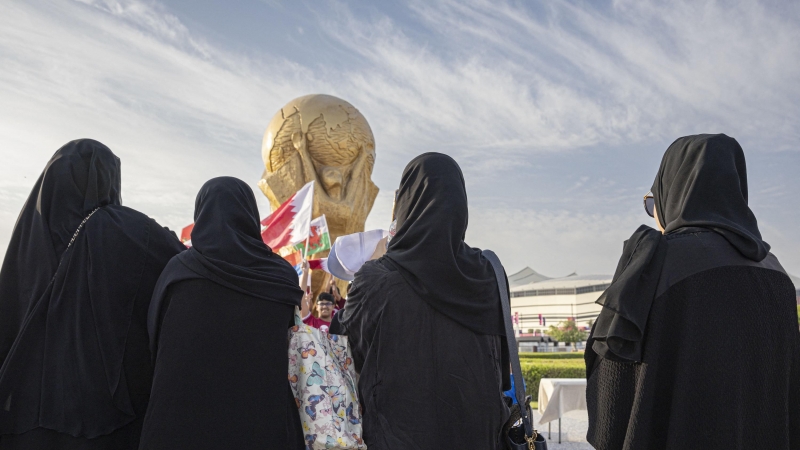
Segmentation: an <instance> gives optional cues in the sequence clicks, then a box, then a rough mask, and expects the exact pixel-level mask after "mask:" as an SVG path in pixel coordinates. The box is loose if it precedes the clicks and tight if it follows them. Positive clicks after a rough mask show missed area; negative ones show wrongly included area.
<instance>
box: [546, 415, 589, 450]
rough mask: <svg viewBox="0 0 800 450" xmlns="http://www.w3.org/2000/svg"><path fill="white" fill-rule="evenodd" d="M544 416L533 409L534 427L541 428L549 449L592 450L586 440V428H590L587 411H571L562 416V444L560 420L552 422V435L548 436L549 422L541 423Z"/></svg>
mask: <svg viewBox="0 0 800 450" xmlns="http://www.w3.org/2000/svg"><path fill="white" fill-rule="evenodd" d="M541 417H542V415H541V414H539V411H536V410H534V411H533V428H535V429H537V430H539V432H540V433H542V434H543V435H544V437H545V438H548V439H547V448H548V449H549V450H591V449H592V448H593V447H592V446H591V445H589V443H588V442H586V430H587V429H588V428H589V416H588V415H587V413H586V411H570V412H568V413H566V414H564V416H563V417H562V418H561V444H559V443H558V420H554V421H552V422H550V426H551V429H552V431H553V432H552V435H551V436H548V433H547V424H545V425H539V419H540V418H541Z"/></svg>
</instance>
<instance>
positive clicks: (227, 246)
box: [148, 177, 303, 358]
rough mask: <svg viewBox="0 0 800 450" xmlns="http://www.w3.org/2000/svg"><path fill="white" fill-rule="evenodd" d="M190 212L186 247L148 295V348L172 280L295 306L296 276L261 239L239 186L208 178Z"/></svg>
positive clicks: (250, 199) (251, 205)
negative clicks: (189, 240) (199, 282)
mask: <svg viewBox="0 0 800 450" xmlns="http://www.w3.org/2000/svg"><path fill="white" fill-rule="evenodd" d="M194 207H195V209H194V221H195V223H194V228H193V229H192V248H190V249H189V250H188V251H185V252H183V253H181V254H180V255H178V256H176V257H175V258H173V259H172V261H170V262H169V264H168V265H167V267H166V268H165V269H164V272H163V273H162V274H161V277H160V278H159V280H158V284H157V285H156V289H155V292H153V299H152V301H151V303H150V313H149V315H148V330H149V332H150V344H151V348H152V349H155V345H156V342H157V338H158V324H159V322H160V317H161V313H162V302H163V300H164V296H165V294H166V291H167V288H168V287H169V286H170V285H171V284H173V283H177V282H178V281H183V280H191V279H200V278H205V279H208V280H211V281H213V282H215V283H217V284H219V285H221V286H224V287H226V288H228V289H233V290H234V291H237V292H241V293H243V294H246V295H250V296H253V297H257V298H261V299H264V300H268V301H272V302H278V303H285V304H289V305H295V306H300V300H301V299H302V297H303V290H302V289H300V283H299V282H298V278H297V272H295V270H294V268H293V267H292V266H291V264H289V262H287V261H286V260H285V259H283V258H281V257H280V256H279V255H276V254H275V253H273V252H272V249H270V248H269V246H267V244H265V243H264V241H263V240H262V239H261V225H260V221H259V218H258V206H257V204H256V198H255V196H253V190H252V189H250V187H248V186H247V184H246V183H245V182H244V181H242V180H240V179H238V178H233V177H218V178H212V179H211V180H209V181H207V182H206V183H205V184H204V185H203V187H202V188H200V192H199V193H198V194H197V199H196V200H195V206H194ZM152 356H153V358H155V356H156V355H155V352H153V355H152Z"/></svg>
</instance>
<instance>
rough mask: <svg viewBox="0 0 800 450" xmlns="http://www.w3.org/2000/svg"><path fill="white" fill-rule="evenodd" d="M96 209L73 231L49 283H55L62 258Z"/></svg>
mask: <svg viewBox="0 0 800 450" xmlns="http://www.w3.org/2000/svg"><path fill="white" fill-rule="evenodd" d="M98 209H100V207H99V206H98V207H97V208H95V209H93V210H92V212H90V213H89V215H88V216H86V217H85V218H84V219H83V220H82V221H81V223H80V225H78V229H77V230H75V233H74V234H73V235H72V239H70V240H69V244H67V248H65V249H64V253H62V254H61V259H59V260H58V266H56V271H55V273H53V278H51V279H50V283H52V282H53V281H55V279H56V275H58V269H60V268H61V263H62V262H64V257H65V256H67V250H69V248H70V247H72V243H73V242H75V239H77V238H78V234H80V232H81V229H83V225H84V224H86V222H87V221H88V220H89V218H90V217H92V215H94V213H96V212H97V210H98Z"/></svg>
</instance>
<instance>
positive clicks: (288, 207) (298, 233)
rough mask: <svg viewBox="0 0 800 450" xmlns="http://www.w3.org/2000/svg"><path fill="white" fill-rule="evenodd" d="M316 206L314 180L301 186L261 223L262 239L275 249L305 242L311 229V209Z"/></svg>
mask: <svg viewBox="0 0 800 450" xmlns="http://www.w3.org/2000/svg"><path fill="white" fill-rule="evenodd" d="M313 206H314V182H313V181H310V182H308V184H306V185H305V186H303V187H302V188H300V190H299V191H297V192H295V193H294V195H292V196H291V197H289V199H288V200H286V201H285V202H284V203H283V204H282V205H281V206H279V207H278V209H276V210H275V211H274V212H273V213H272V214H270V215H269V217H267V218H266V219H264V220H262V221H261V225H264V226H265V227H267V228H266V229H265V230H264V231H262V232H261V239H263V240H264V242H265V243H266V244H267V245H269V246H270V247H271V248H273V249H276V250H277V249H279V248H282V247H286V246H287V245H293V244H297V243H300V242H303V241H305V240H306V238H307V237H308V233H309V231H310V229H311V210H312V209H313Z"/></svg>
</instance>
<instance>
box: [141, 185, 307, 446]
mask: <svg viewBox="0 0 800 450" xmlns="http://www.w3.org/2000/svg"><path fill="white" fill-rule="evenodd" d="M194 219H195V224H194V228H193V229H192V248H191V249H189V250H188V251H186V252H184V253H182V254H180V255H178V256H177V257H175V258H173V259H172V261H170V262H169V265H168V266H167V268H166V269H165V270H164V273H163V274H162V275H161V278H160V279H159V280H158V285H157V287H156V290H155V293H154V294H153V303H152V306H151V309H150V316H149V331H150V338H151V345H152V351H153V355H154V358H155V374H154V377H153V391H152V395H151V400H150V406H149V407H148V409H147V415H146V417H145V423H144V429H143V430H142V442H141V446H140V448H141V449H146V450H160V449H164V450H167V449H169V450H180V449H187V450H189V449H191V450H201V449H209V450H211V449H215V450H216V449H228V448H230V449H237V450H247V449H265V448H270V449H287V448H289V449H298V448H300V449H302V448H304V444H303V437H302V429H301V428H300V417H299V414H298V410H297V406H296V404H295V402H294V399H293V397H292V394H291V391H290V390H289V381H288V379H287V376H288V367H289V362H288V356H287V351H288V349H287V345H288V340H287V336H288V335H287V331H288V328H289V326H291V325H293V318H294V308H295V306H299V305H300V299H301V297H302V296H303V291H302V290H301V289H300V287H299V282H298V278H297V273H296V272H295V271H294V269H293V268H292V266H291V265H290V264H289V263H288V262H286V260H284V259H283V258H281V257H280V256H278V255H276V254H274V253H273V252H272V250H271V249H270V248H269V247H268V246H267V245H266V244H264V242H263V241H262V240H261V234H260V224H259V218H258V208H257V206H256V199H255V197H254V196H253V191H252V190H251V189H250V188H249V187H248V186H247V184H245V183H244V182H243V181H241V180H239V179H236V178H230V177H220V178H214V179H212V180H210V181H208V182H207V183H206V184H205V185H203V187H202V189H200V192H199V193H198V194H197V200H196V202H195V212H194Z"/></svg>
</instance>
